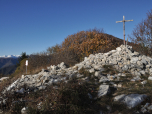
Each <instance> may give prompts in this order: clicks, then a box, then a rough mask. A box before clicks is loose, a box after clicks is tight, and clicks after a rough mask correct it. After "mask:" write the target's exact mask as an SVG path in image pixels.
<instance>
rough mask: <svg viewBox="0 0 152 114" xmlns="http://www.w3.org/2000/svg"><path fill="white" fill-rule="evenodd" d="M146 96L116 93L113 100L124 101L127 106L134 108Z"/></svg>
mask: <svg viewBox="0 0 152 114" xmlns="http://www.w3.org/2000/svg"><path fill="white" fill-rule="evenodd" d="M147 97H148V96H147V95H145V94H141V95H140V94H130V95H125V94H122V95H118V96H116V97H115V98H114V100H115V101H119V102H122V103H124V104H125V105H126V106H127V107H128V108H130V109H131V108H134V107H136V106H137V105H139V104H141V103H142V102H143V101H144V100H145V99H146V98H147Z"/></svg>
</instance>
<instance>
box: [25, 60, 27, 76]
mask: <svg viewBox="0 0 152 114" xmlns="http://www.w3.org/2000/svg"><path fill="white" fill-rule="evenodd" d="M25 65H26V74H27V66H28V60H26V62H25Z"/></svg>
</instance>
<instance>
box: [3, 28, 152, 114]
mask: <svg viewBox="0 0 152 114" xmlns="http://www.w3.org/2000/svg"><path fill="white" fill-rule="evenodd" d="M122 43H123V40H121V39H118V38H115V37H114V36H112V35H108V34H105V33H102V32H100V31H95V30H94V31H81V32H79V33H76V34H73V35H70V36H68V37H67V38H66V39H65V41H63V42H62V44H61V45H56V46H53V47H51V48H48V50H47V53H48V52H49V53H50V55H46V54H45V53H44V54H39V55H38V54H37V55H36V54H35V55H31V56H30V57H29V58H28V60H29V66H28V69H29V70H28V74H25V60H26V59H24V60H22V61H21V62H20V66H19V67H18V68H17V69H16V71H15V73H14V74H13V75H12V76H11V77H10V79H7V81H3V82H1V83H0V84H1V88H0V90H1V107H2V108H1V109H2V110H3V112H5V111H6V112H8V110H9V112H11V113H14V114H15V113H21V110H22V113H23V112H26V113H28V114H30V113H32V114H34V113H35V114H39V113H43V114H47V113H53V114H56V113H58V114H61V113H70V114H74V113H75V114H77V113H79V114H85V113H87V114H88V113H89V114H101V113H102V114H107V113H109V114H118V113H122V114H125V113H127V114H132V113H137V112H140V113H151V110H152V108H151V107H152V103H151V98H152V96H151V86H150V85H151V84H152V82H151V80H152V76H151V73H152V68H151V65H152V58H151V57H148V56H146V55H143V54H142V53H141V52H140V51H138V52H137V51H135V50H140V49H139V47H140V45H135V44H133V43H130V42H128V44H129V45H128V46H125V45H122ZM131 45H132V46H131ZM138 46H139V47H138ZM134 49H135V50H134ZM23 74H24V75H23ZM3 86H5V88H2V87H3ZM128 99H130V100H128ZM27 111H28V112H27Z"/></svg>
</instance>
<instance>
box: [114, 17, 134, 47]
mask: <svg viewBox="0 0 152 114" xmlns="http://www.w3.org/2000/svg"><path fill="white" fill-rule="evenodd" d="M129 21H133V20H125V16H123V20H122V21H116V23H120V22H123V35H124V45H125V22H129Z"/></svg>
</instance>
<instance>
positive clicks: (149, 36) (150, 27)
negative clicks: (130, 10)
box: [129, 10, 152, 55]
mask: <svg viewBox="0 0 152 114" xmlns="http://www.w3.org/2000/svg"><path fill="white" fill-rule="evenodd" d="M129 38H130V39H131V41H132V42H133V43H135V44H139V45H140V48H141V50H140V51H141V52H144V51H145V50H146V52H148V54H149V55H152V52H151V50H152V10H151V11H148V13H147V17H146V19H145V20H142V21H141V22H140V23H139V24H138V25H136V28H134V30H133V32H132V35H131V36H130V35H129Z"/></svg>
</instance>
